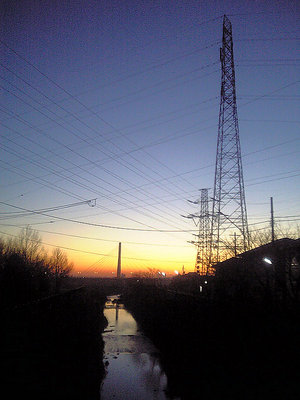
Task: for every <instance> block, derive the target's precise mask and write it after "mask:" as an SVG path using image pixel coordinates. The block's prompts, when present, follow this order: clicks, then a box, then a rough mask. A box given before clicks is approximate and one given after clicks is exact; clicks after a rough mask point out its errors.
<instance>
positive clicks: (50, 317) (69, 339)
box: [0, 228, 106, 400]
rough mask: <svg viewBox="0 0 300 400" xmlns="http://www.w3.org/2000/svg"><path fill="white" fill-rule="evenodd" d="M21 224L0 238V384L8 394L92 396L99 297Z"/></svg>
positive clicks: (96, 378) (96, 383) (95, 393)
mask: <svg viewBox="0 0 300 400" xmlns="http://www.w3.org/2000/svg"><path fill="white" fill-rule="evenodd" d="M70 270H71V265H70V264H69V263H68V260H67V257H66V256H65V254H64V253H63V252H62V251H61V250H60V249H55V250H54V251H53V253H52V255H51V256H47V254H46V253H45V252H44V251H43V249H42V248H41V246H40V239H39V237H38V236H37V234H36V232H35V231H32V230H31V229H30V228H26V229H25V230H23V231H22V232H21V234H20V235H19V236H18V237H17V238H16V239H15V240H13V241H6V242H5V241H3V240H2V241H1V240H0V318H1V328H0V367H1V375H0V383H1V390H2V394H4V393H6V398H7V399H20V398H27V397H28V398H30V399H34V400H35V399H39V400H44V399H51V400H53V399H58V400H59V399H63V400H67V399H81V400H82V399H91V400H92V399H97V400H98V399H99V390H100V385H101V381H102V378H103V376H104V366H103V340H102V337H101V332H102V331H103V329H104V326H105V320H104V317H103V307H104V303H105V300H106V297H105V295H104V294H103V292H102V291H101V290H99V288H98V287H97V286H95V285H89V286H88V287H83V286H82V287H80V286H81V285H80V282H77V281H76V280H75V281H74V280H72V279H70V278H69V277H68V274H69V272H70Z"/></svg>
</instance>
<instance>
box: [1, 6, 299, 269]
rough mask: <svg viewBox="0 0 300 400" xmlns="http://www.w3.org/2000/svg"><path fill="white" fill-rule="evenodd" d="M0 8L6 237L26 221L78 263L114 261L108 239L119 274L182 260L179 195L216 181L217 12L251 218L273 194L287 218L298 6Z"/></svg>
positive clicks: (293, 197) (294, 183)
mask: <svg viewBox="0 0 300 400" xmlns="http://www.w3.org/2000/svg"><path fill="white" fill-rule="evenodd" d="M1 7H2V12H1V43H0V46H1V56H0V57H1V66H0V67H1V73H0V77H1V98H0V113H1V114H0V115H1V117H0V118H1V134H0V135H1V159H0V160H1V162H0V168H1V193H0V201H1V202H2V203H0V212H1V213H4V214H1V221H0V222H1V227H0V230H1V232H3V233H2V234H3V235H4V236H5V234H6V236H7V237H9V236H8V235H16V234H18V232H19V231H20V228H21V227H22V226H24V225H26V224H30V225H31V226H32V227H33V228H35V229H38V230H40V231H41V236H42V238H43V242H44V243H45V247H48V248H49V251H51V248H52V247H53V246H57V245H59V246H62V247H63V248H65V249H66V251H67V252H68V255H69V258H70V259H71V260H73V261H74V263H75V264H76V265H77V266H78V268H79V267H82V268H83V267H84V268H88V271H90V272H95V271H98V272H100V273H102V272H103V273H104V271H106V270H107V266H108V265H109V266H110V267H111V266H114V265H115V264H116V254H117V245H118V242H119V241H120V242H122V243H123V255H124V259H123V265H124V267H126V268H127V269H128V270H129V269H139V268H140V269H142V268H147V267H156V268H160V269H166V270H170V271H171V270H173V269H180V268H181V267H182V265H183V264H184V265H185V267H186V269H187V270H193V267H194V261H195V249H194V248H193V246H191V245H189V244H188V243H187V242H188V241H189V240H191V238H192V236H191V235H192V233H193V232H189V231H192V230H195V229H196V227H195V226H193V224H192V222H191V221H190V220H187V219H184V218H183V217H182V215H187V214H189V213H191V212H196V211H197V210H196V209H195V208H193V206H192V205H191V204H190V203H188V202H187V200H188V199H190V200H195V199H197V198H198V197H199V189H201V188H212V187H213V179H214V164H215V156H216V142H217V124H218V114H219V100H220V98H219V97H220V78H221V70H220V62H219V47H220V45H221V38H222V17H223V15H224V14H226V15H228V16H229V18H230V20H231V22H232V27H233V40H234V58H235V70H236V90H237V105H238V116H239V130H240V140H241V148H242V155H243V170H244V181H245V192H246V203H247V210H248V221H249V224H257V225H251V226H252V227H256V226H257V228H261V227H263V226H264V225H263V224H258V223H262V222H263V221H267V220H268V219H269V218H270V197H271V196H272V197H273V199H274V209H275V216H277V218H278V217H279V218H278V219H277V221H278V220H282V221H285V222H286V223H288V224H292V225H293V226H295V225H296V223H297V217H298V219H299V197H300V196H299V170H300V165H299V147H300V146H299V139H300V138H299V122H300V120H299V106H298V105H299V56H298V54H299V38H300V36H299V28H298V26H299V5H297V2H296V1H272V2H271V1H243V2H240V1H212V2H204V1H163V2H160V1H81V0H78V1H43V2H40V1H27V0H25V1H4V2H2V6H1ZM91 199H97V200H96V205H95V206H94V207H91V206H90V205H89V204H88V203H87V201H88V200H91ZM77 203H80V204H77ZM12 206H13V207H19V208H13V207H12ZM60 206H66V207H64V208H62V209H59V207H60ZM41 209H43V210H44V211H43V214H41V213H40V212H41V211H38V213H37V210H41ZM46 209H48V210H46ZM24 210H34V211H35V212H34V213H30V214H28V211H25V213H27V215H25V214H24ZM45 210H46V211H45ZM12 212H14V213H16V212H19V214H5V213H12ZM45 214H46V215H45ZM289 216H293V217H289ZM71 220H72V221H71ZM290 220H292V221H290ZM74 221H77V222H74ZM104 225H105V226H104ZM117 228H121V229H117ZM166 231H168V232H166ZM68 249H69V250H68ZM70 249H73V250H70ZM105 255H108V256H107V257H105ZM93 265H94V266H93ZM97 268H98V270H97Z"/></svg>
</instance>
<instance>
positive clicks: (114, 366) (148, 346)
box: [101, 296, 169, 400]
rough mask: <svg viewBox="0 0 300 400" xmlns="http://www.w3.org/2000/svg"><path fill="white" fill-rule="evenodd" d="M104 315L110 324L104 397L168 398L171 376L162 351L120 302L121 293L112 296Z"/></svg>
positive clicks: (103, 399) (133, 399)
mask: <svg viewBox="0 0 300 400" xmlns="http://www.w3.org/2000/svg"><path fill="white" fill-rule="evenodd" d="M104 315H105V317H106V318H107V321H108V325H107V328H106V329H105V331H104V333H103V340H104V342H105V346H104V363H105V367H106V376H105V378H104V381H103V384H102V389H101V400H112V399H114V400H165V399H168V398H169V397H167V395H166V393H165V391H166V388H167V377H166V375H165V373H164V371H163V370H162V368H161V365H160V362H159V358H158V356H159V354H158V351H157V349H156V348H155V347H154V345H153V344H152V343H151V342H150V340H149V339H148V338H147V337H145V336H144V335H143V332H141V331H140V330H139V327H138V325H137V323H136V321H135V319H134V318H133V316H132V315H131V314H130V313H129V312H128V311H127V310H126V309H125V308H124V305H123V304H121V303H120V302H119V296H109V297H108V300H107V302H106V304H105V308H104Z"/></svg>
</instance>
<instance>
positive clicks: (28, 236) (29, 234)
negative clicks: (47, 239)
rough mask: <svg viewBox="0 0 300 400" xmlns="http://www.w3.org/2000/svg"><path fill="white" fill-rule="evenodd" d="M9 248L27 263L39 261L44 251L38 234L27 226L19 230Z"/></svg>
mask: <svg viewBox="0 0 300 400" xmlns="http://www.w3.org/2000/svg"><path fill="white" fill-rule="evenodd" d="M9 246H11V247H13V248H14V250H15V251H17V252H18V253H19V254H20V255H21V256H22V257H24V258H25V260H26V261H29V262H33V261H37V260H38V259H40V258H41V257H42V253H43V251H44V250H43V247H42V239H41V236H40V234H39V233H38V231H36V230H34V229H32V228H31V227H30V226H29V225H28V226H26V228H23V229H22V230H21V232H20V233H19V235H18V236H17V237H16V238H15V239H14V240H13V241H12V243H11V244H9Z"/></svg>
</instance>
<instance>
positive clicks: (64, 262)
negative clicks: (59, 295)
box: [50, 247, 73, 291]
mask: <svg viewBox="0 0 300 400" xmlns="http://www.w3.org/2000/svg"><path fill="white" fill-rule="evenodd" d="M50 269H51V271H52V273H53V274H54V276H55V290H56V291H58V288H59V284H60V282H61V280H62V279H63V278H65V277H67V276H68V275H69V273H70V272H71V270H72V269H73V264H72V263H70V262H69V261H68V256H67V254H66V253H65V252H64V251H62V250H61V249H60V248H59V247H56V248H55V249H53V252H52V255H51V257H50Z"/></svg>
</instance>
